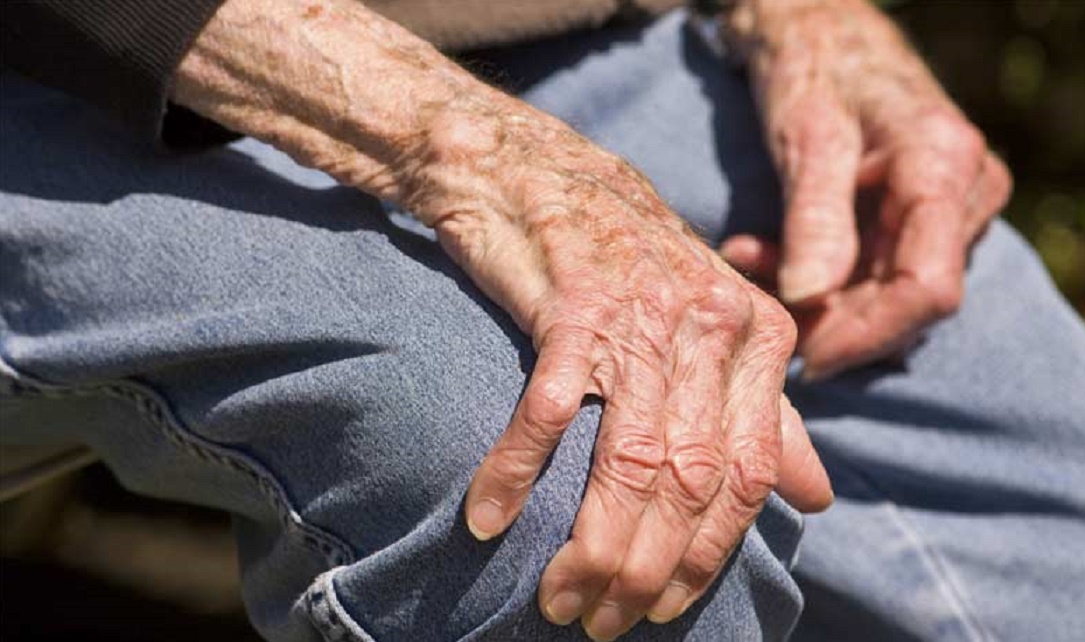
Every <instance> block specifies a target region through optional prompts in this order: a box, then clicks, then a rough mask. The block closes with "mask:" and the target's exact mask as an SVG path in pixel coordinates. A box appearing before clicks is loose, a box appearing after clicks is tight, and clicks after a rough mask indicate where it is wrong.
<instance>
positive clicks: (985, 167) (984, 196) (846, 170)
mask: <svg viewBox="0 0 1085 642" xmlns="http://www.w3.org/2000/svg"><path fill="white" fill-rule="evenodd" d="M729 23H730V24H729V26H730V27H731V28H730V34H731V41H732V43H733V45H734V47H735V48H736V49H738V50H739V51H740V52H741V55H743V56H745V57H746V58H747V59H748V62H749V68H750V70H751V78H752V82H753V87H754V90H755V94H756V96H757V98H758V101H759V103H760V106H761V113H762V118H763V122H764V125H765V130H766V138H767V140H768V142H769V149H770V151H771V153H772V155H773V157H774V158H775V159H776V164H777V167H778V168H779V171H780V175H781V178H782V179H783V183H784V190H785V196H786V201H787V210H786V214H785V218H784V223H783V234H782V239H781V243H780V245H776V244H771V243H768V242H767V241H765V240H763V239H756V238H752V237H745V236H743V237H735V238H733V239H731V240H729V241H728V242H727V243H726V244H725V245H724V247H723V255H724V256H725V257H726V258H727V260H728V261H729V262H731V263H732V264H733V265H735V266H736V267H739V268H740V269H742V270H744V271H748V272H750V273H752V274H754V275H755V276H756V277H758V278H759V279H761V280H762V281H763V282H764V283H766V284H767V285H768V286H770V287H778V291H779V296H780V298H781V299H782V300H783V301H785V302H786V303H788V304H789V306H790V307H791V309H792V312H793V313H794V315H795V318H796V320H797V321H798V324H799V329H800V341H799V353H800V354H801V355H802V356H803V357H804V359H805V363H806V375H807V377H808V378H810V379H821V378H825V377H828V376H831V375H832V374H835V373H838V372H840V371H842V370H844V369H847V368H849V367H853V366H856V365H861V364H865V363H869V362H871V361H874V360H876V359H879V358H881V357H885V356H889V355H894V354H896V353H898V352H900V351H902V350H904V349H905V348H907V347H908V346H909V345H911V344H912V343H913V342H914V341H915V340H916V339H917V338H918V337H919V335H920V333H921V332H922V330H923V329H924V328H925V327H927V326H928V325H929V324H930V323H932V322H934V321H936V320H938V319H940V318H943V317H945V316H947V315H949V314H952V313H953V312H954V311H956V309H957V307H958V306H959V305H960V303H961V297H962V294H963V290H964V269H965V265H966V261H967V257H968V250H969V248H970V247H971V245H972V244H973V243H974V242H975V241H976V239H977V238H978V237H979V236H980V235H981V234H982V233H983V231H984V230H985V229H986V227H987V224H988V223H989V222H990V221H991V219H992V218H994V216H995V215H996V214H997V213H998V211H999V210H1000V209H1001V208H1002V207H1003V206H1004V205H1005V203H1006V199H1007V198H1008V197H1009V193H1010V186H1011V180H1010V175H1009V172H1008V171H1007V170H1006V167H1005V166H1004V165H1003V164H1002V162H1001V161H1000V160H999V159H998V158H996V157H995V156H994V155H993V154H992V153H991V152H990V151H989V150H988V149H987V144H986V142H985V141H984V138H983V135H982V134H981V133H980V132H979V130H977V129H976V128H975V127H974V126H973V125H972V124H971V123H969V122H968V119H967V118H965V116H964V115H963V114H962V113H961V111H960V110H959V109H958V108H957V107H956V105H954V104H953V103H952V102H951V101H950V100H949V98H947V97H946V95H945V93H944V92H943V91H942V89H941V87H939V85H938V83H937V82H936V81H935V79H934V77H933V76H932V75H931V73H930V72H929V71H928V70H927V68H926V66H925V65H924V64H923V62H922V61H921V60H920V59H919V58H918V56H916V54H915V53H914V52H913V51H912V49H911V47H909V46H908V44H907V42H906V41H905V40H904V38H903V37H902V36H901V35H900V33H899V32H898V30H897V29H896V27H895V26H893V25H892V24H891V23H890V21H889V20H887V19H886V18H885V17H884V16H883V15H882V14H881V13H880V12H878V11H877V10H876V9H874V8H873V7H871V6H870V5H869V4H868V3H867V2H865V1H864V0H817V1H807V0H795V1H794V2H791V1H789V2H786V3H784V2H767V1H766V2H761V1H757V2H747V3H745V4H743V5H741V6H740V8H739V9H737V10H736V11H735V12H734V13H732V14H731V15H730V17H729ZM860 195H861V197H860V198H858V199H857V196H860Z"/></svg>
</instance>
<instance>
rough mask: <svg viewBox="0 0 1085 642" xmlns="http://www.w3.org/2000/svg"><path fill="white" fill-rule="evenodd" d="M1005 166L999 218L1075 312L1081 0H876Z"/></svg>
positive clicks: (1082, 251)
mask: <svg viewBox="0 0 1085 642" xmlns="http://www.w3.org/2000/svg"><path fill="white" fill-rule="evenodd" d="M881 4H882V6H883V7H884V8H885V9H886V10H887V11H889V13H891V14H892V15H893V16H894V17H895V18H896V19H897V21H898V22H899V23H900V24H901V25H902V26H903V27H904V29H905V30H906V31H907V32H908V34H909V35H910V36H911V38H912V41H913V43H915V45H916V47H917V48H918V49H919V50H920V52H921V53H922V54H923V55H924V57H925V58H926V59H927V61H928V62H929V63H930V65H931V67H932V68H933V69H934V71H935V73H936V74H937V76H938V78H939V79H940V80H941V81H942V83H943V85H944V86H945V87H946V90H947V91H948V92H949V93H950V95H952V96H953V98H954V99H955V100H957V102H958V103H959V104H960V105H961V107H962V108H963V109H964V110H965V112H966V113H967V114H968V115H969V117H970V118H971V119H972V120H973V121H974V122H975V123H976V124H977V125H979V127H980V128H981V129H982V130H983V131H984V133H985V134H986V135H987V137H988V140H989V142H990V145H991V147H992V148H994V149H995V150H996V151H997V152H998V153H999V154H1000V155H1001V156H1002V157H1003V158H1004V159H1005V160H1006V162H1007V164H1008V165H1009V166H1010V169H1011V170H1012V171H1013V174H1014V179H1015V185H1016V187H1015V190H1014V195H1013V198H1012V200H1011V201H1010V204H1009V207H1008V208H1007V211H1006V212H1005V218H1006V219H1007V220H1009V221H1010V222H1011V223H1013V225H1014V226H1015V227H1017V229H1019V230H1020V231H1021V232H1022V233H1023V234H1024V235H1025V236H1026V237H1028V239H1029V241H1031V242H1032V244H1033V245H1034V246H1035V247H1036V249H1037V250H1039V252H1040V255H1041V256H1042V257H1043V259H1044V262H1045V263H1046V264H1047V267H1048V269H1049V270H1050V271H1051V275H1052V277H1053V278H1054V279H1055V282H1056V283H1057V284H1058V286H1059V288H1060V289H1061V290H1062V292H1063V293H1064V294H1065V295H1066V297H1067V298H1068V299H1069V300H1070V302H1071V303H1072V304H1073V305H1074V307H1075V308H1077V310H1078V312H1079V313H1080V314H1082V315H1083V316H1085V35H1083V34H1085V0H882V2H881Z"/></svg>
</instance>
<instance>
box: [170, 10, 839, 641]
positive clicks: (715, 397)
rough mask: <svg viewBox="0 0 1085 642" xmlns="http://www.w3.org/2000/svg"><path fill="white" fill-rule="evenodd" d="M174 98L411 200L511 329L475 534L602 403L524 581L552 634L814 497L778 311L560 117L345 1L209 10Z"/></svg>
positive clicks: (648, 607) (607, 632)
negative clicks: (558, 517)
mask: <svg viewBox="0 0 1085 642" xmlns="http://www.w3.org/2000/svg"><path fill="white" fill-rule="evenodd" d="M174 96H175V98H176V99H177V100H178V101H180V102H182V103H183V104H185V105H188V106H189V107H191V108H193V109H195V110H196V111H198V112H200V113H202V114H205V115H207V116H209V117H211V118H214V119H216V120H218V121H220V122H222V123H224V124H226V125H228V126H230V127H233V128H234V129H237V130H239V131H242V132H245V133H248V134H250V135H253V136H256V137H258V138H261V139H263V140H267V141H270V142H272V143H273V144H275V145H277V146H279V147H280V148H282V149H284V150H286V151H287V152H289V153H290V154H292V155H293V156H294V157H295V158H297V159H298V160H299V161H300V162H302V163H305V164H307V165H310V166H314V167H318V168H321V169H324V170H326V171H328V172H329V173H331V174H332V175H333V176H335V177H336V178H338V179H339V180H340V181H342V182H343V183H344V184H348V185H353V186H356V187H359V188H361V189H364V190H366V191H368V192H370V193H373V194H376V195H378V196H380V197H382V198H386V199H390V200H396V201H399V202H400V203H402V204H404V205H405V206H407V207H408V208H410V209H411V210H412V211H413V212H415V213H416V215H417V216H418V217H419V218H420V219H421V220H422V221H423V222H425V223H426V224H428V225H431V226H433V227H434V228H435V229H436V231H437V234H438V236H439V238H440V241H441V243H442V245H443V246H444V247H445V248H446V249H447V251H448V252H449V253H450V254H451V255H452V257H453V258H454V259H455V260H456V261H457V262H458V263H459V264H460V265H461V266H463V268H464V269H465V270H466V271H467V273H468V274H469V275H470V276H471V277H472V279H474V281H475V282H476V283H477V284H478V285H479V286H480V287H481V288H482V289H483V290H484V291H485V292H486V293H487V294H488V295H489V296H490V297H492V298H493V299H494V300H495V301H497V302H498V303H499V304H500V305H501V306H502V307H503V308H504V309H505V310H507V311H508V312H509V313H510V314H511V315H512V316H513V318H514V319H515V320H516V322H517V323H518V324H519V325H520V327H521V328H522V329H523V330H524V331H525V332H526V333H528V334H529V335H530V336H531V337H532V339H533V340H534V343H535V346H536V348H537V349H538V352H539V356H538V362H537V364H536V366H535V370H534V372H533V373H532V376H531V380H530V383H529V385H528V387H527V390H526V391H525V393H524V395H523V398H522V399H521V400H520V403H519V406H518V408H517V409H516V412H515V414H514V416H513V418H512V422H511V424H510V425H509V426H508V428H507V430H506V431H505V433H504V436H503V437H501V439H500V440H499V441H498V443H497V444H496V445H495V446H494V447H493V449H492V451H491V452H490V454H489V455H488V456H487V457H486V459H485V461H484V462H483V463H482V465H481V467H480V468H479V470H478V472H477V474H476V476H475V478H474V481H473V483H472V485H471V487H470V490H469V492H468V495H467V501H466V506H467V520H468V524H469V526H470V528H471V530H472V532H474V533H475V534H476V536H478V537H479V538H480V539H488V538H491V537H494V536H496V535H498V534H500V533H501V532H503V531H504V530H505V529H506V528H508V526H509V525H510V523H511V522H512V521H514V520H515V519H516V516H517V515H518V513H519V512H520V510H521V508H522V506H523V504H524V502H525V500H526V498H527V495H528V493H529V491H530V488H531V485H532V483H533V482H534V480H535V478H536V477H537V476H538V475H539V473H540V471H541V470H542V468H543V465H544V462H545V460H546V458H547V456H548V455H549V454H550V452H551V451H552V450H553V449H554V447H555V446H556V444H557V443H558V441H559V440H560V439H561V435H562V432H563V431H564V430H565V428H566V426H567V425H568V424H569V423H570V422H571V421H572V419H573V418H574V416H575V415H576V413H577V412H578V410H579V408H580V404H581V401H582V399H583V397H584V396H585V395H587V394H594V395H598V396H600V397H602V398H603V399H604V400H605V401H606V405H605V410H604V412H603V417H602V424H601V426H600V428H599V433H598V438H597V442H596V449H595V463H594V467H593V469H592V473H591V478H590V481H589V482H588V487H587V489H586V491H585V494H584V499H583V503H582V505H581V509H580V512H579V514H578V516H577V518H576V522H575V525H574V527H573V532H572V537H571V540H570V541H569V542H568V544H567V545H566V546H565V547H564V548H562V549H561V551H560V552H559V553H558V554H557V556H556V557H555V558H554V560H553V561H552V562H551V563H550V565H549V567H548V568H547V570H546V572H545V574H544V576H543V578H542V582H541V586H540V588H539V600H540V606H541V607H542V608H543V611H544V613H545V614H546V616H547V617H548V618H550V619H551V620H553V621H554V622H557V623H562V624H564V623H569V622H572V621H573V620H575V619H576V618H578V617H580V616H583V617H584V625H585V627H586V629H587V630H588V632H589V633H590V634H591V635H593V636H595V637H597V638H613V637H615V636H617V635H618V634H620V633H622V632H623V631H625V630H627V629H628V628H630V627H631V626H633V625H634V624H635V623H636V622H637V621H638V620H639V619H640V618H641V617H643V616H644V615H645V614H646V613H650V617H652V619H655V620H657V621H664V620H668V619H671V618H673V617H676V616H677V615H678V614H680V613H681V612H682V611H683V610H685V608H686V607H688V605H689V604H690V603H691V602H692V601H693V600H695V599H696V598H697V597H698V596H700V595H701V594H702V593H703V592H704V591H705V590H706V589H707V587H708V586H709V584H710V583H711V581H712V580H713V578H714V577H715V576H716V575H717V574H718V573H719V572H720V569H721V567H722V566H723V564H724V562H725V561H726V559H727V557H728V556H729V555H730V553H731V551H732V550H733V549H734V547H735V545H736V544H737V543H738V542H739V540H740V539H741V537H742V536H743V534H744V533H745V531H746V529H747V528H748V527H749V526H750V524H751V523H752V522H753V520H754V518H755V517H756V516H757V514H758V512H759V511H760V509H761V506H762V504H763V502H764V501H765V498H766V496H767V495H768V493H769V492H770V491H771V490H773V489H774V488H777V487H778V488H779V490H780V492H781V494H782V495H783V496H784V497H785V498H786V499H789V500H790V501H791V502H792V503H793V504H795V505H796V506H798V507H799V508H805V509H819V508H823V507H825V506H826V505H827V504H828V502H829V501H831V498H832V494H831V491H830V489H829V486H828V480H827V477H826V475H825V471H824V470H823V469H822V467H821V464H820V462H819V461H818V459H817V455H816V454H815V453H814V451H813V449H812V447H811V446H810V442H809V440H808V438H807V436H806V433H805V429H804V427H803V425H802V420H801V419H800V418H799V416H798V414H797V413H796V412H795V411H794V409H792V408H791V406H790V404H788V402H787V399H786V398H785V397H784V396H783V394H782V389H783V382H784V376H785V369H786V366H787V362H788V359H789V358H790V356H791V353H792V350H793V345H794V343H793V342H794V334H795V331H794V325H793V323H792V322H791V320H790V318H789V317H788V315H787V313H786V311H785V310H784V309H783V308H782V307H780V306H779V305H778V304H777V303H776V302H775V301H774V300H773V299H772V298H771V297H769V296H767V295H765V294H763V293H762V292H761V291H759V290H758V289H756V288H755V287H754V286H752V285H751V284H750V283H748V282H747V281H746V280H745V279H743V278H742V277H741V276H739V275H738V274H737V273H736V272H734V271H733V270H731V269H730V268H729V267H728V266H727V265H726V264H725V263H724V262H723V261H722V260H721V259H720V258H719V257H718V256H717V255H716V254H715V253H714V252H713V251H711V250H710V249H709V248H708V247H707V246H706V245H705V244H704V243H703V242H701V240H700V239H698V238H697V237H696V236H695V235H693V234H692V233H691V232H690V231H689V230H688V228H687V227H686V226H685V225H684V223H683V222H682V221H681V220H680V219H678V218H677V217H676V216H675V215H674V214H673V213H672V212H671V211H670V210H669V209H668V208H667V207H666V205H665V204H664V203H663V202H662V201H661V200H660V198H659V197H658V196H657V195H656V193H655V192H654V191H653V189H652V188H651V186H650V185H649V184H648V183H647V181H646V180H645V179H644V178H643V177H642V176H640V175H639V174H638V173H637V172H636V171H634V170H633V169H632V168H631V167H630V166H629V165H628V164H626V163H625V162H623V161H622V160H621V159H619V158H616V157H615V156H613V155H611V154H608V153H606V152H604V151H603V150H601V149H599V148H598V147H596V146H594V145H593V144H591V143H590V142H589V141H587V140H585V139H584V138H582V137H581V136H579V135H577V134H576V133H575V132H573V131H572V130H571V129H570V128H569V127H567V126H566V125H565V124H563V123H562V122H560V121H558V120H556V119H554V118H552V117H549V116H547V115H545V114H543V113H541V112H538V111H536V110H534V109H532V108H531V107H529V106H528V105H526V104H524V103H522V102H520V101H518V100H515V99H513V98H511V97H509V96H507V95H504V94H502V93H500V92H498V91H496V90H494V89H492V88H490V87H487V86H486V85H484V84H482V83H480V82H478V81H477V80H475V79H474V78H472V77H471V76H470V75H469V74H467V73H466V72H464V71H463V70H462V69H460V68H459V67H457V66H456V65H454V64H452V63H451V62H450V61H448V60H447V59H445V58H444V57H442V56H441V55H440V54H438V53H437V52H436V51H435V50H434V49H433V48H431V47H429V46H428V45H426V44H425V43H423V42H421V41H420V40H418V39H417V38H415V37H414V36H412V35H411V34H409V33H407V32H406V31H404V30H402V29H400V28H399V27H397V26H396V25H394V24H392V23H390V22H388V21H386V20H384V19H382V18H380V17H379V16H377V15H375V14H373V13H371V12H370V11H368V10H366V9H365V8H364V7H363V6H362V5H361V4H359V3H357V2H353V1H351V0H325V1H322V2H316V1H314V2H309V3H304V4H299V3H296V2H293V1H292V0H231V1H230V2H227V3H226V4H225V5H224V6H223V7H222V8H221V9H220V11H219V12H218V14H217V15H216V17H215V19H214V20H213V21H212V22H211V24H210V25H209V26H208V27H207V29H205V31H204V32H203V33H202V34H201V36H200V38H199V39H198V40H197V42H196V44H195V46H194V47H193V49H192V50H191V51H190V52H189V54H188V55H187V56H186V58H185V60H184V62H183V63H182V65H181V68H180V71H179V75H178V82H177V86H176V89H175V92H174ZM465 401H468V400H465Z"/></svg>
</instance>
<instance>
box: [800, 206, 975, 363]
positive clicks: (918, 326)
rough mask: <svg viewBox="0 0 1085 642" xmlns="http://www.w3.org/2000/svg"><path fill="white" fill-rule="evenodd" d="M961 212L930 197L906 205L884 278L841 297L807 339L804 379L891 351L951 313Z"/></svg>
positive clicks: (957, 296) (959, 290)
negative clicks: (906, 208)
mask: <svg viewBox="0 0 1085 642" xmlns="http://www.w3.org/2000/svg"><path fill="white" fill-rule="evenodd" d="M963 209H964V205H963V203H961V202H960V201H956V200H953V199H934V198H928V199H922V200H919V201H917V202H916V203H915V204H914V205H912V206H911V207H909V208H908V210H907V213H906V214H904V215H903V216H902V217H901V219H900V231H899V237H898V240H897V243H896V245H895V247H894V249H893V257H892V271H891V274H890V275H889V276H888V277H887V278H886V280H885V281H873V280H872V281H867V282H864V283H862V284H860V285H859V286H856V287H854V288H850V289H849V290H848V291H846V292H843V293H840V294H839V295H838V296H837V298H836V299H835V300H833V301H832V302H831V303H830V305H829V306H828V308H829V311H828V312H827V313H826V314H824V315H823V317H822V318H821V319H820V320H819V322H818V324H817V326H816V327H814V328H813V329H811V330H810V333H809V334H808V335H807V336H806V338H805V340H804V341H803V344H802V345H801V346H800V354H802V356H803V358H804V360H805V370H804V373H803V376H804V378H806V379H807V380H818V379H822V378H825V377H828V376H830V375H832V374H835V373H837V372H840V371H841V370H844V369H847V368H850V367H853V366H856V365H860V364H863V363H869V362H871V361H874V360H876V359H879V358H882V357H884V356H886V355H889V354H892V353H894V352H896V351H898V350H900V349H902V348H904V347H906V346H908V345H911V344H912V343H913V342H914V341H915V339H916V338H917V337H918V335H919V333H920V332H921V331H922V329H923V328H924V327H926V326H927V325H929V324H930V323H932V322H934V321H936V320H938V319H940V318H943V317H945V316H947V315H949V314H951V313H953V312H954V311H955V310H956V309H957V307H958V306H959V305H960V301H961V297H962V296H963V281H964V264H965V248H966V246H967V238H966V236H965V233H964V217H963V216H961V212H962V211H963Z"/></svg>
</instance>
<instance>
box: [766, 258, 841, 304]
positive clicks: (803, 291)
mask: <svg viewBox="0 0 1085 642" xmlns="http://www.w3.org/2000/svg"><path fill="white" fill-rule="evenodd" d="M779 280H780V283H779V286H780V298H781V299H783V301H784V303H799V302H801V301H805V300H806V299H809V298H812V297H815V296H817V295H820V294H824V293H826V292H828V291H829V288H831V287H832V276H831V275H830V274H829V270H828V269H827V268H826V267H825V266H824V265H822V264H821V263H805V264H802V263H800V264H796V265H785V266H784V267H783V268H781V269H780V279H779Z"/></svg>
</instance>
